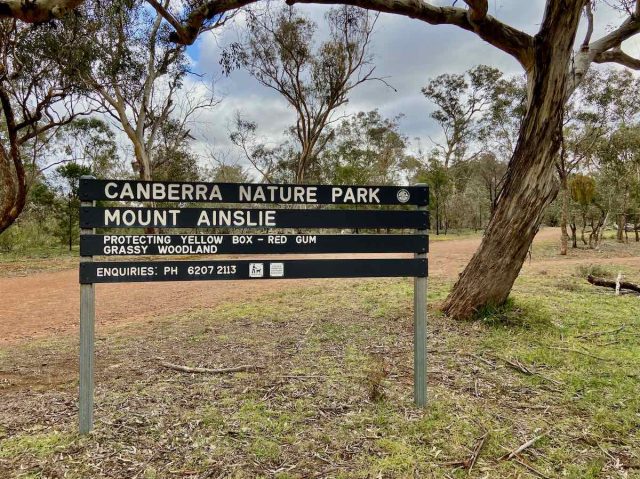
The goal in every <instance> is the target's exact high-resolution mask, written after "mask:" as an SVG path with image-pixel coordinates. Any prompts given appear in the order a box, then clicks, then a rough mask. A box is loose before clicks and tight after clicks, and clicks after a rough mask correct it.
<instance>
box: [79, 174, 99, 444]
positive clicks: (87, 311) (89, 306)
mask: <svg viewBox="0 0 640 479" xmlns="http://www.w3.org/2000/svg"><path fill="white" fill-rule="evenodd" d="M82 178H83V179H93V177H92V176H83V177H82ZM80 205H81V207H91V206H95V201H82V202H81V204H80ZM95 232H96V231H95V229H93V228H81V229H80V241H81V242H82V237H83V236H85V235H92V234H94V233H95ZM81 254H82V252H81ZM92 262H93V256H80V265H83V264H87V263H92ZM81 267H82V266H81ZM95 288H96V286H95V284H93V283H86V284H84V283H82V284H80V405H79V409H80V412H79V414H80V434H87V433H88V432H89V431H91V429H93V361H94V343H95V320H96V289H95Z"/></svg>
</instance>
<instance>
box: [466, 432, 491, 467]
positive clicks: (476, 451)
mask: <svg viewBox="0 0 640 479" xmlns="http://www.w3.org/2000/svg"><path fill="white" fill-rule="evenodd" d="M488 437H489V431H487V432H485V433H484V436H482V437H481V438H480V439H478V442H477V443H476V447H474V448H473V452H472V453H471V456H470V457H469V459H467V463H466V467H465V469H467V471H469V472H471V469H473V466H475V464H476V461H477V460H478V456H480V453H481V452H482V448H483V447H484V443H485V442H487V438H488Z"/></svg>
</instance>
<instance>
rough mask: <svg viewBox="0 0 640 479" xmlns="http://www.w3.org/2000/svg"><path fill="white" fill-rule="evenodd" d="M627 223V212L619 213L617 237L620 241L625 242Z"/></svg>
mask: <svg viewBox="0 0 640 479" xmlns="http://www.w3.org/2000/svg"><path fill="white" fill-rule="evenodd" d="M626 223H627V218H626V215H625V214H619V215H618V231H617V233H616V239H617V240H618V243H624V229H625V225H626Z"/></svg>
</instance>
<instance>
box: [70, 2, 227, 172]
mask: <svg viewBox="0 0 640 479" xmlns="http://www.w3.org/2000/svg"><path fill="white" fill-rule="evenodd" d="M161 5H163V6H164V7H167V6H168V2H167V1H166V0H165V1H164V3H162V4H161ZM86 7H87V8H86V13H85V18H84V28H85V31H86V34H87V35H88V36H89V38H90V39H91V44H92V52H91V57H90V58H91V68H90V69H88V70H87V71H85V72H82V75H81V79H82V80H83V82H84V83H85V85H86V86H87V88H89V89H90V90H91V91H92V95H91V98H92V99H93V100H94V101H95V102H96V103H97V104H99V105H100V106H101V107H102V108H103V109H104V110H105V111H106V112H107V113H108V114H109V115H110V116H111V118H112V119H113V123H114V125H115V126H116V127H118V128H119V129H121V130H122V131H123V132H124V133H125V135H126V137H127V139H128V140H129V142H130V144H131V147H132V150H133V154H134V155H133V156H134V161H133V162H132V166H133V168H134V170H135V171H136V172H137V173H138V176H139V178H140V179H143V180H151V179H155V178H156V175H155V170H156V169H158V170H160V171H159V173H158V174H159V175H160V176H163V174H165V173H167V171H168V168H174V166H175V171H174V172H180V173H181V174H182V176H181V178H190V177H192V176H193V175H192V174H191V173H192V172H193V170H194V169H195V160H194V157H193V155H191V154H187V149H188V148H187V143H188V140H189V139H190V138H191V135H190V127H189V123H190V120H191V119H192V118H193V116H194V115H195V114H197V112H198V111H199V110H202V109H203V108H210V107H213V106H214V105H215V104H216V103H217V101H216V100H215V99H214V97H213V95H212V94H211V92H210V91H207V88H208V87H207V86H206V85H205V84H204V83H203V82H200V81H197V82H196V84H195V86H194V87H193V88H191V89H189V90H188V91H187V90H185V83H186V81H187V77H188V75H189V73H190V72H189V60H188V58H187V56H186V54H185V47H184V46H182V45H176V44H175V43H173V42H169V41H168V37H169V32H170V27H169V26H168V25H167V24H166V23H164V22H163V21H162V16H161V15H160V14H159V13H155V11H154V10H153V9H151V8H150V7H149V5H148V4H146V3H145V2H143V1H141V0H134V1H129V0H115V1H110V2H100V1H90V2H88V3H87V5H86ZM105 19H106V20H105ZM215 26H217V25H216V24H214V25H212V28H214V27H215ZM200 87H202V88H200ZM203 90H204V91H207V93H205V94H202V93H201V91H203ZM172 160H174V161H177V162H179V163H180V165H171V161H172ZM187 162H191V164H190V165H188V164H187ZM165 176H166V175H165ZM176 179H180V178H176Z"/></svg>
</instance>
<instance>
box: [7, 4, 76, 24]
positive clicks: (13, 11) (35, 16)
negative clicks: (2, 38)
mask: <svg viewBox="0 0 640 479" xmlns="http://www.w3.org/2000/svg"><path fill="white" fill-rule="evenodd" d="M82 3H84V0H0V19H2V18H15V19H17V20H22V21H23V22H26V23H45V22H49V21H51V20H54V19H56V18H62V17H64V16H65V15H67V14H69V13H70V12H71V11H73V9H75V8H76V7H78V6H79V5H80V4H82Z"/></svg>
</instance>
